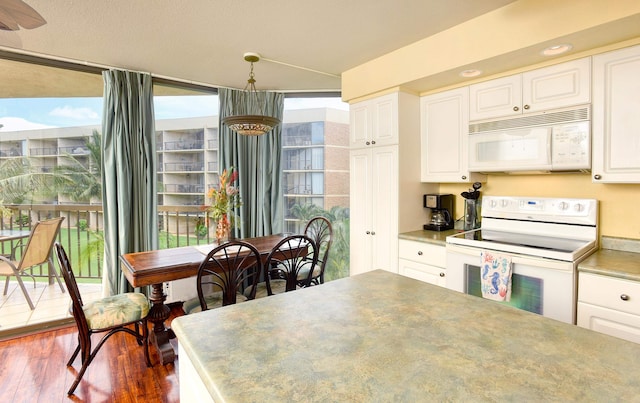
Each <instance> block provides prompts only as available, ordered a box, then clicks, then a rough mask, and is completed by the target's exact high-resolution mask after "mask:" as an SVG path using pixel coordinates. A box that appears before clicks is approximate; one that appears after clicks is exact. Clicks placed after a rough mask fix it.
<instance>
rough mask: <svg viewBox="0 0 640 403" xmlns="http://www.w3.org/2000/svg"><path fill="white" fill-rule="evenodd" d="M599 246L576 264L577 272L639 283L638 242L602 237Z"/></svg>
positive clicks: (639, 246)
mask: <svg viewBox="0 0 640 403" xmlns="http://www.w3.org/2000/svg"><path fill="white" fill-rule="evenodd" d="M601 244H602V245H601V247H602V248H601V249H600V250H598V251H596V252H595V253H593V254H592V255H591V256H589V257H588V258H586V259H585V260H583V261H582V262H580V263H579V264H578V272H583V273H593V274H600V275H604V276H610V277H618V278H621V279H625V280H633V281H640V240H637V239H623V238H612V237H602V242H601Z"/></svg>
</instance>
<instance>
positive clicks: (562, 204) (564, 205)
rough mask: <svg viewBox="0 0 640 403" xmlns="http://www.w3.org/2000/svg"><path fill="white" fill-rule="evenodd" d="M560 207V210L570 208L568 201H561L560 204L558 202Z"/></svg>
mask: <svg viewBox="0 0 640 403" xmlns="http://www.w3.org/2000/svg"><path fill="white" fill-rule="evenodd" d="M558 208H559V209H560V210H566V209H568V208H569V203H567V202H560V204H558Z"/></svg>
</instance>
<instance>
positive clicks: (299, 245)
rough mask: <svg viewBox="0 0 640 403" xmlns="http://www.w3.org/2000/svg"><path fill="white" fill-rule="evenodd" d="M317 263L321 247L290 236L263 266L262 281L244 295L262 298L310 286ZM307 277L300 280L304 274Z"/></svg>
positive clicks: (298, 237)
mask: <svg viewBox="0 0 640 403" xmlns="http://www.w3.org/2000/svg"><path fill="white" fill-rule="evenodd" d="M317 263H318V248H317V246H316V243H315V241H314V240H313V239H311V238H309V237H308V236H306V235H291V236H288V237H286V238H284V239H283V240H281V241H280V242H278V243H277V244H276V246H274V247H273V249H272V250H271V252H270V253H269V255H268V256H267V260H266V263H265V265H264V266H263V281H261V282H259V283H256V284H255V286H252V287H249V288H248V289H247V290H246V291H245V295H250V296H252V297H253V298H262V297H266V296H270V295H274V294H281V293H283V292H289V291H294V290H296V289H297V288H298V287H299V286H300V287H308V286H309V284H310V283H311V279H312V275H313V272H314V270H313V268H314V267H315V266H316V265H317ZM303 272H306V273H307V277H306V278H305V279H301V273H303Z"/></svg>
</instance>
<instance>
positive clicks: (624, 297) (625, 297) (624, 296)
mask: <svg viewBox="0 0 640 403" xmlns="http://www.w3.org/2000/svg"><path fill="white" fill-rule="evenodd" d="M620 299H621V300H623V301H629V296H628V295H627V294H622V295H621V296H620Z"/></svg>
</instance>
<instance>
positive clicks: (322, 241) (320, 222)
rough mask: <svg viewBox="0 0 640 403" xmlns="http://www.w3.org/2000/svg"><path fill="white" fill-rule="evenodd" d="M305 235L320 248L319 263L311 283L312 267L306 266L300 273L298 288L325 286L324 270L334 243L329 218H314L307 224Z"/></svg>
mask: <svg viewBox="0 0 640 403" xmlns="http://www.w3.org/2000/svg"><path fill="white" fill-rule="evenodd" d="M304 234H305V235H306V236H308V237H309V238H311V239H313V240H314V241H315V243H316V246H317V248H318V262H317V264H315V265H314V266H313V273H312V274H311V280H310V281H307V277H308V276H309V270H311V266H309V265H307V266H305V267H304V268H303V269H302V270H301V271H300V273H298V286H300V287H308V286H312V285H319V284H323V283H324V270H325V267H326V266H327V260H328V259H329V249H331V243H332V242H333V227H332V226H331V222H330V221H329V220H328V219H327V218H325V217H320V216H318V217H313V218H312V219H310V220H309V222H307V225H306V226H305V228H304ZM310 258H311V257H310V256H307V259H310Z"/></svg>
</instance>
